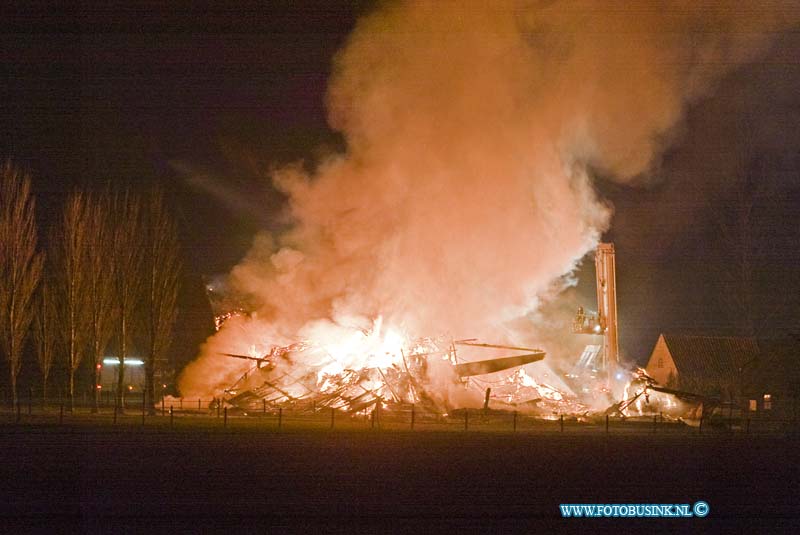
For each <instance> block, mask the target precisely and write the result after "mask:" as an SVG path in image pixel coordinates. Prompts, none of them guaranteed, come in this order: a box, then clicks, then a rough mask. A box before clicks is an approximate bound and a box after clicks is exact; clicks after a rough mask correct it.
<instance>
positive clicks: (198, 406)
mask: <svg viewBox="0 0 800 535" xmlns="http://www.w3.org/2000/svg"><path fill="white" fill-rule="evenodd" d="M201 408H202V407H200V398H197V410H200V409H201Z"/></svg>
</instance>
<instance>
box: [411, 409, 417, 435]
mask: <svg viewBox="0 0 800 535" xmlns="http://www.w3.org/2000/svg"><path fill="white" fill-rule="evenodd" d="M416 415H417V414H416V411H415V408H414V404H413V403H412V404H411V430H412V431H413V430H414V420H415V419H416Z"/></svg>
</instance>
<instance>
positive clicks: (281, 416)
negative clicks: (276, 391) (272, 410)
mask: <svg viewBox="0 0 800 535" xmlns="http://www.w3.org/2000/svg"><path fill="white" fill-rule="evenodd" d="M282 426H283V407H278V431H280V430H281V427H282Z"/></svg>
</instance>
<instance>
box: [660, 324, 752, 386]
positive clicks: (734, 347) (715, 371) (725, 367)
mask: <svg viewBox="0 0 800 535" xmlns="http://www.w3.org/2000/svg"><path fill="white" fill-rule="evenodd" d="M662 336H663V337H664V342H665V343H666V344H667V348H668V349H669V353H670V355H671V356H672V359H673V360H674V361H675V367H676V368H677V370H678V374H679V375H682V376H684V377H686V376H688V377H698V378H700V377H705V378H711V377H725V376H731V374H738V373H739V369H740V368H742V367H744V366H745V365H746V364H747V363H750V362H752V361H754V360H755V359H757V358H758V355H759V351H758V343H757V342H756V340H755V338H746V337H737V336H693V335H678V334H663V335H662Z"/></svg>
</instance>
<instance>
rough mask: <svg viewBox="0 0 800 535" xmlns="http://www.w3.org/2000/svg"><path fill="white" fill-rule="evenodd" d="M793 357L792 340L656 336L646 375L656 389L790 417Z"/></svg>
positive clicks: (796, 380) (799, 390)
mask: <svg viewBox="0 0 800 535" xmlns="http://www.w3.org/2000/svg"><path fill="white" fill-rule="evenodd" d="M798 356H800V345H798V344H797V342H796V341H791V340H757V339H755V338H750V337H736V336H695V335H677V334H661V335H660V336H659V337H658V341H657V342H656V345H655V347H654V348H653V351H652V353H651V354H650V359H649V360H648V362H647V366H646V368H645V371H646V372H647V374H648V375H649V376H650V377H652V378H653V379H655V380H656V381H657V382H658V383H659V384H661V385H664V386H668V387H671V388H676V389H679V390H685V391H688V392H693V393H697V394H702V395H705V396H709V397H715V398H718V399H719V400H720V401H734V402H735V403H737V404H738V405H741V407H742V409H744V410H747V411H749V412H751V413H759V414H765V415H767V414H769V415H780V416H793V415H794V414H795V412H796V407H795V405H796V403H795V400H796V399H797V398H798V397H800V372H798V367H797V365H796V361H797V358H798Z"/></svg>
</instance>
